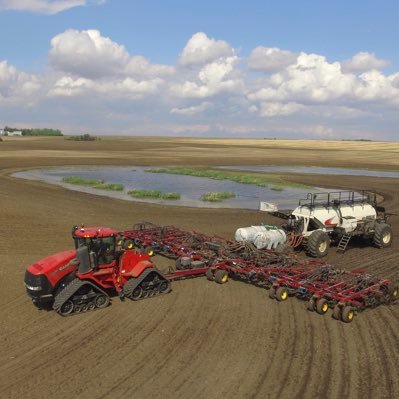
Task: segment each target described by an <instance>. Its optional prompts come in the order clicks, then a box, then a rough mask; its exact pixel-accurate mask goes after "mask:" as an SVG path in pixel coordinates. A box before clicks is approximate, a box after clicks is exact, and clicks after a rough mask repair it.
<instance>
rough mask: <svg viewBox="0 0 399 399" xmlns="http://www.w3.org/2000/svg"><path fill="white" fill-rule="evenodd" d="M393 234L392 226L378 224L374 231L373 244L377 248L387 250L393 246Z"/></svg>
mask: <svg viewBox="0 0 399 399" xmlns="http://www.w3.org/2000/svg"><path fill="white" fill-rule="evenodd" d="M392 238H393V233H392V229H391V226H389V225H388V224H386V223H377V224H376V225H375V229H374V237H373V243H374V245H375V246H376V247H377V248H387V247H390V246H391V244H392Z"/></svg>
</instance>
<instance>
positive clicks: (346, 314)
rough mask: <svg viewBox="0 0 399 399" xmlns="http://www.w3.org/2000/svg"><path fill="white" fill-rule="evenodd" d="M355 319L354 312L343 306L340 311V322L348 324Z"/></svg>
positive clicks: (350, 308) (349, 307)
mask: <svg viewBox="0 0 399 399" xmlns="http://www.w3.org/2000/svg"><path fill="white" fill-rule="evenodd" d="M354 317H355V311H354V310H353V308H352V307H351V306H345V307H344V308H343V309H342V316H341V320H342V321H343V322H345V323H350V322H352V321H353V318H354Z"/></svg>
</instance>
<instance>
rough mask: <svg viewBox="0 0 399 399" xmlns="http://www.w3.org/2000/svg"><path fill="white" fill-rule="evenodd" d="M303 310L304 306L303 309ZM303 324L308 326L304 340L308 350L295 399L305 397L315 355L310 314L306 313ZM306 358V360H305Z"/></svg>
mask: <svg viewBox="0 0 399 399" xmlns="http://www.w3.org/2000/svg"><path fill="white" fill-rule="evenodd" d="M303 311H306V310H305V306H304V309H303ZM305 323H306V324H307V325H308V330H307V334H306V340H307V342H308V345H307V348H308V350H307V351H306V353H305V358H304V359H303V360H304V363H305V370H306V372H305V375H304V377H303V378H302V384H301V385H300V386H299V387H297V388H296V389H295V390H294V392H295V398H296V399H302V398H304V397H305V395H307V390H308V389H309V383H308V381H310V379H311V378H310V377H311V374H312V366H311V365H312V364H313V359H314V354H315V353H316V350H315V328H314V326H313V322H312V320H311V314H310V312H308V313H307V317H306V318H305ZM307 357H308V358H307Z"/></svg>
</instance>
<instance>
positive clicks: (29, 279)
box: [25, 226, 208, 316]
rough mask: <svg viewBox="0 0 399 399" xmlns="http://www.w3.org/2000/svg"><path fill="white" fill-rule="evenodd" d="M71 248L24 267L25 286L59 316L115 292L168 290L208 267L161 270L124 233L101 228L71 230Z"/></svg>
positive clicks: (136, 295) (134, 294) (135, 295)
mask: <svg viewBox="0 0 399 399" xmlns="http://www.w3.org/2000/svg"><path fill="white" fill-rule="evenodd" d="M72 237H73V239H74V242H75V250H69V251H64V252H59V253H56V254H54V255H51V256H49V257H47V258H44V259H42V260H40V261H38V262H35V263H33V264H31V265H29V266H28V267H27V270H26V273H25V286H26V290H27V293H28V295H29V296H30V297H31V299H32V301H33V303H34V304H35V305H36V306H37V307H38V308H46V307H49V306H52V308H53V309H54V310H55V311H56V312H57V313H59V314H60V315H62V316H67V315H70V314H73V313H79V312H86V311H88V310H94V309H96V308H105V307H107V306H108V305H109V304H110V301H111V297H110V296H112V293H115V291H116V292H117V293H118V294H119V297H120V298H121V299H124V298H130V299H132V300H138V299H142V298H147V297H152V296H155V295H159V294H165V293H168V292H169V291H170V290H171V288H170V281H171V280H173V279H176V278H182V277H190V276H195V275H201V274H204V273H205V272H206V270H207V269H208V268H205V267H204V268H197V269H192V270H184V271H176V272H174V273H171V274H168V275H164V274H162V273H161V272H160V271H159V270H158V269H157V268H156V266H155V265H154V264H153V263H152V262H151V261H150V255H149V254H148V253H146V252H149V251H140V252H144V253H139V252H138V251H136V250H135V249H134V248H133V246H132V244H131V241H129V240H124V237H123V233H122V234H121V233H120V232H118V231H117V230H113V229H110V228H103V227H90V228H84V227H81V228H79V227H77V226H74V227H73V229H72Z"/></svg>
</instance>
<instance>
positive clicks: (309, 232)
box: [236, 191, 393, 258]
mask: <svg viewBox="0 0 399 399" xmlns="http://www.w3.org/2000/svg"><path fill="white" fill-rule="evenodd" d="M264 204H266V205H264V206H266V209H265V210H266V211H268V212H270V213H271V214H273V215H275V216H279V217H282V218H284V219H285V220H286V223H285V224H283V225H282V226H281V227H277V226H252V227H250V228H241V229H238V230H237V232H236V240H237V241H250V242H253V243H254V244H255V246H256V247H257V248H265V247H267V248H269V249H270V248H271V247H273V248H276V247H277V246H281V245H283V247H284V244H285V245H288V246H290V247H294V248H296V247H302V248H305V250H306V252H307V254H308V255H309V256H311V257H314V258H321V257H324V256H326V255H327V253H328V250H329V247H330V244H331V243H332V242H333V243H335V244H336V245H337V249H338V251H341V252H344V251H345V250H346V247H347V246H348V244H349V241H350V240H351V239H352V237H355V236H356V237H361V238H362V239H363V240H365V241H367V242H370V243H372V244H374V245H375V246H376V247H378V248H385V247H389V246H390V245H391V244H392V239H393V234H392V229H391V227H390V225H389V224H388V220H387V219H388V214H387V213H386V212H385V208H384V207H381V206H378V205H377V195H376V194H375V193H370V192H365V191H364V192H361V193H356V192H354V191H338V192H329V193H309V194H308V196H307V198H306V199H302V200H300V201H299V205H298V207H297V208H295V209H294V210H293V211H292V213H290V214H288V213H283V212H279V211H278V209H277V207H276V206H275V205H274V204H267V203H264Z"/></svg>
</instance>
